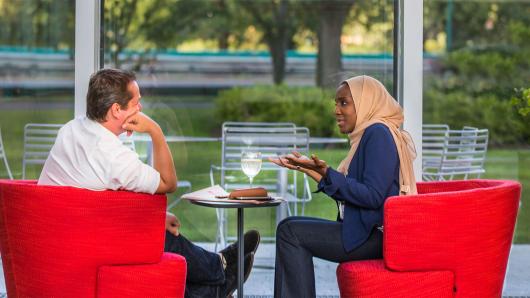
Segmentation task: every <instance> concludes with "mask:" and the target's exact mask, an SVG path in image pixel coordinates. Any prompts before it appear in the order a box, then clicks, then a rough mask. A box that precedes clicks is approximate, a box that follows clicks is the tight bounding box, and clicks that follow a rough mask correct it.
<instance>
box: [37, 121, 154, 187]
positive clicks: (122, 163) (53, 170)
mask: <svg viewBox="0 0 530 298" xmlns="http://www.w3.org/2000/svg"><path fill="white" fill-rule="evenodd" d="M38 184H43V185H60V186H74V187H79V188H86V189H91V190H107V189H112V190H118V189H124V190H130V191H134V192H145V193H151V194H153V193H155V192H156V189H157V188H158V185H159V184H160V173H158V172H157V171H156V170H155V169H154V168H152V167H150V166H148V165H146V164H144V163H143V162H142V161H141V160H140V159H139V157H138V154H136V152H134V151H132V150H131V149H129V148H128V147H126V146H124V145H123V144H122V142H121V141H120V139H119V138H118V137H117V136H116V135H114V134H113V133H112V132H111V131H110V130H108V129H106V128H105V127H104V126H103V125H101V124H99V123H98V122H96V121H93V120H90V119H88V118H86V117H80V118H76V119H74V120H71V121H70V122H68V123H66V124H65V125H64V126H63V127H62V128H61V129H60V130H59V134H58V135H57V140H56V141H55V144H54V145H53V148H52V150H51V152H50V155H49V156H48V159H47V160H46V163H45V164H44V168H43V169H42V172H41V175H40V178H39V182H38Z"/></svg>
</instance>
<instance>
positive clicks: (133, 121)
mask: <svg viewBox="0 0 530 298" xmlns="http://www.w3.org/2000/svg"><path fill="white" fill-rule="evenodd" d="M122 128H123V129H125V130H126V131H127V135H131V134H132V132H146V133H149V134H151V132H153V130H154V129H157V128H158V129H160V127H159V126H158V124H157V123H156V122H155V121H154V120H153V119H151V118H149V116H147V115H146V114H144V113H142V112H136V113H134V114H131V115H130V116H129V117H127V118H126V119H125V122H124V123H123V125H122Z"/></svg>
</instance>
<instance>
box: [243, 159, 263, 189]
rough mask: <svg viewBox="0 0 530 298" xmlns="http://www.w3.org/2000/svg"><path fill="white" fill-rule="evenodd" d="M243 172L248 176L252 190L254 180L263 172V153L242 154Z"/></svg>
mask: <svg viewBox="0 0 530 298" xmlns="http://www.w3.org/2000/svg"><path fill="white" fill-rule="evenodd" d="M241 170H243V173H245V175H247V177H248V179H249V180H250V187H251V188H252V180H253V179H254V177H256V175H258V173H259V172H260V171H261V152H257V151H243V152H242V153H241Z"/></svg>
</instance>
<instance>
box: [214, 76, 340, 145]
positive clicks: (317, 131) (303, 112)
mask: <svg viewBox="0 0 530 298" xmlns="http://www.w3.org/2000/svg"><path fill="white" fill-rule="evenodd" d="M333 94H334V92H333V91H332V90H322V89H320V88H316V87H289V86H285V85H279V86H255V87H248V88H240V87H237V88H233V89H229V90H224V91H221V92H220V93H219V95H218V97H217V99H216V100H215V105H216V112H217V114H216V118H217V121H218V122H219V123H222V122H224V121H247V122H293V123H295V124H296V125H297V126H305V127H308V128H309V130H310V132H311V135H312V136H319V137H330V136H336V135H338V131H337V130H336V128H335V127H336V125H335V117H334V115H333V111H334V101H333Z"/></svg>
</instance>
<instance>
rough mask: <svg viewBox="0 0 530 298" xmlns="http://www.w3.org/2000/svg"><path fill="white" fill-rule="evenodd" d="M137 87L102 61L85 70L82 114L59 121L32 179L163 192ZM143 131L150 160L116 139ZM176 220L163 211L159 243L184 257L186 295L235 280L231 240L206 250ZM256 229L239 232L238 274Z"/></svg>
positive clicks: (162, 169) (223, 291)
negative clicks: (89, 72)
mask: <svg viewBox="0 0 530 298" xmlns="http://www.w3.org/2000/svg"><path fill="white" fill-rule="evenodd" d="M140 98H141V95H140V89H139V87H138V83H137V82H136V77H135V75H134V73H132V72H128V71H123V70H118V69H102V70H100V71H98V72H97V73H95V74H94V75H92V77H91V78H90V82H89V87H88V93H87V113H86V117H80V118H76V119H74V120H71V121H70V122H68V123H67V124H65V125H64V126H63V127H62V128H61V130H60V131H59V134H58V136H57V140H56V141H55V144H54V146H53V148H52V150H51V152H50V155H49V156H48V159H47V160H46V163H45V164H44V168H43V170H42V173H41V175H40V178H39V182H38V183H39V184H43V185H61V186H74V187H80V188H87V189H91V190H107V189H112V190H118V189H122V190H129V191H134V192H146V193H151V194H153V193H170V192H174V191H175V190H176V185H177V175H176V172H175V166H174V164H173V158H172V156H171V152H170V150H169V147H168V145H167V143H166V140H165V137H164V134H163V133H162V130H161V129H160V126H159V125H158V124H157V123H156V122H155V121H153V120H152V119H151V118H149V117H148V116H146V115H145V114H143V113H142V112H141V110H142V104H141V103H140ZM124 132H126V133H127V135H131V134H132V133H133V132H139V133H147V134H149V135H150V137H151V140H152V144H153V160H154V162H153V167H151V166H149V165H146V164H144V163H143V162H142V161H141V160H140V159H139V158H138V155H137V154H136V153H135V152H133V151H131V150H130V149H129V148H127V147H126V146H124V145H123V144H122V142H121V141H120V140H119V138H118V135H120V134H122V133H124ZM179 227H180V223H179V221H178V219H177V218H176V217H175V216H174V215H173V214H171V213H167V215H166V241H165V251H168V252H174V253H178V254H180V255H182V256H184V257H185V258H186V261H187V265H188V275H187V278H186V293H185V295H186V297H226V296H230V295H232V293H233V291H234V290H235V288H236V285H237V278H236V276H237V244H232V245H230V246H228V247H226V248H225V249H223V250H221V251H220V253H218V254H217V253H213V252H209V251H206V250H204V249H202V248H200V247H198V246H196V245H194V244H193V243H191V242H190V241H189V240H187V239H186V238H185V237H184V236H182V235H181V234H180V233H179ZM259 240H260V236H259V233H258V232H257V231H249V232H247V233H245V262H244V263H245V264H244V269H245V280H246V278H248V275H249V274H250V270H251V268H252V263H253V260H254V253H255V251H256V249H257V247H258V245H259Z"/></svg>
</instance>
